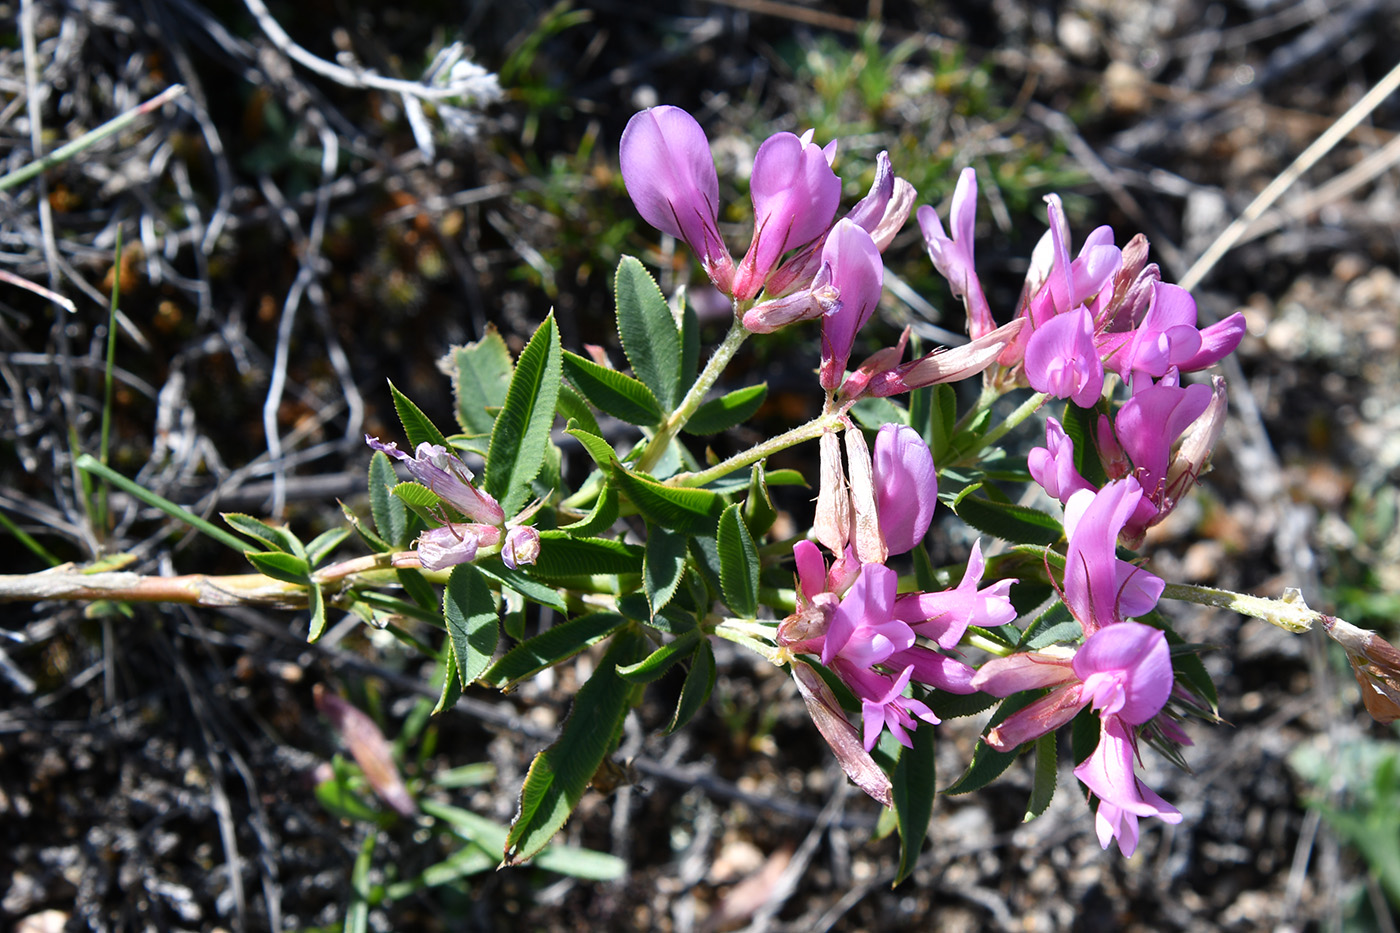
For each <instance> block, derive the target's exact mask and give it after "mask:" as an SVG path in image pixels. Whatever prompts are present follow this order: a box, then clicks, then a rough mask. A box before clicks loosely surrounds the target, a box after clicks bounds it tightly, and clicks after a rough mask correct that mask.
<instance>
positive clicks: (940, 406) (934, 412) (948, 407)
mask: <svg viewBox="0 0 1400 933" xmlns="http://www.w3.org/2000/svg"><path fill="white" fill-rule="evenodd" d="M957 423H958V393H957V391H956V390H955V389H954V388H953V387H952V386H950V385H948V383H946V382H944V383H940V384H939V385H936V386H934V387H933V404H932V405H931V406H930V411H929V422H928V430H927V431H925V432H924V439H925V440H926V441H928V449H929V452H930V453H932V454H933V462H934V463H942V462H943V458H944V455H945V454H947V452H948V447H949V445H950V444H951V443H952V440H953V426H954V425H955V424H957Z"/></svg>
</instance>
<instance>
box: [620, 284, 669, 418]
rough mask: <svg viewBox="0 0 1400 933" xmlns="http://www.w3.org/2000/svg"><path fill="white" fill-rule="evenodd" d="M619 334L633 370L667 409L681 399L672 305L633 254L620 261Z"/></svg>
mask: <svg viewBox="0 0 1400 933" xmlns="http://www.w3.org/2000/svg"><path fill="white" fill-rule="evenodd" d="M616 287H617V333H618V336H619V337H621V338H622V349H623V352H625V353H626V354H627V361H628V362H629V363H631V364H632V372H634V373H636V375H637V378H638V379H640V380H641V381H642V382H644V383H646V385H647V386H648V387H649V388H650V389H651V391H652V392H653V393H654V394H655V395H656V400H657V401H658V402H660V403H661V406H662V408H663V409H664V410H665V411H668V412H669V411H672V410H673V409H675V407H676V405H677V403H679V402H680V400H681V391H680V370H681V336H680V333H679V332H678V331H677V330H676V321H675V318H673V317H672V316H671V308H670V306H669V305H667V304H666V299H665V298H664V297H663V296H662V294H661V289H659V288H657V286H656V280H655V279H653V278H652V277H651V274H650V273H649V272H647V270H646V267H645V266H643V265H642V264H641V262H640V261H639V260H637V259H636V258H634V257H632V256H623V257H622V261H621V262H619V263H618V264H617V279H616Z"/></svg>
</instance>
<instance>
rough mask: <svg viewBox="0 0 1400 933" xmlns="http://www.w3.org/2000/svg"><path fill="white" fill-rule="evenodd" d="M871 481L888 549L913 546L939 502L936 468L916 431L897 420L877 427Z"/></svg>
mask: <svg viewBox="0 0 1400 933" xmlns="http://www.w3.org/2000/svg"><path fill="white" fill-rule="evenodd" d="M848 433H849V432H848ZM856 433H859V432H858V431H857V432H856ZM874 482H875V505H876V509H877V511H878V513H879V516H880V531H881V532H882V536H883V538H884V543H885V544H886V545H887V546H888V550H889V553H890V554H903V553H905V552H906V551H911V550H913V549H914V547H915V546H917V545H918V543H919V542H920V541H922V540H923V539H924V535H925V534H926V533H927V532H928V526H929V523H930V522H932V521H933V510H934V507H935V506H936V505H937V504H938V470H937V469H936V468H935V467H934V465H933V454H931V453H930V452H929V449H928V444H926V443H924V439H923V438H922V437H920V436H919V432H918V431H915V430H914V429H913V428H910V427H906V426H905V425H899V424H886V425H882V426H881V427H880V431H879V433H878V434H876V435H875V458H874ZM857 553H859V548H857Z"/></svg>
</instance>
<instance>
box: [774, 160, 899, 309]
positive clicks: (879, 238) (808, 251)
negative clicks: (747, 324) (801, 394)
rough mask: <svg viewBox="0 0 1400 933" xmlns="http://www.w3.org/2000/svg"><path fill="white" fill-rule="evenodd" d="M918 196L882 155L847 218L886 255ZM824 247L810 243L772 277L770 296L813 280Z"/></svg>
mask: <svg viewBox="0 0 1400 933" xmlns="http://www.w3.org/2000/svg"><path fill="white" fill-rule="evenodd" d="M915 195H916V192H915V191H914V186H913V185H911V184H909V182H908V181H906V180H905V179H903V178H898V177H896V176H895V174H894V167H893V166H892V165H891V164H890V156H889V153H887V152H881V153H880V155H879V156H878V157H877V159H876V160H875V180H874V181H873V182H872V183H871V185H870V191H869V193H867V194H866V196H865V197H863V198H861V199H860V200H859V201H858V202H856V205H855V206H854V207H852V208H851V209H850V211H849V212H848V213H847V214H846V219H848V220H850V221H852V222H853V223H856V224H858V225H859V226H860V227H861V228H862V229H863V230H865V231H866V232H867V233H869V234H870V238H871V239H872V240H874V241H875V247H876V248H877V249H878V250H879V251H880V252H882V253H883V252H884V251H885V249H886V248H887V247H888V246H889V245H890V242H891V241H892V240H893V239H894V235H895V234H896V233H898V232H899V231H900V229H901V228H902V227H903V226H904V222H905V221H906V220H908V219H909V212H910V211H911V210H913V208H914V197H915ZM824 245H826V237H825V236H821V237H818V238H817V239H815V240H813V241H812V242H811V243H808V244H807V245H806V246H804V247H803V248H802V249H801V250H799V251H798V252H797V254H796V255H795V256H793V257H792V258H791V259H789V260H788V261H787V262H785V263H783V264H782V265H781V266H779V267H778V269H777V271H776V272H774V273H772V274H771V275H769V276H768V279H767V280H766V281H765V282H764V286H763V287H764V290H765V291H767V292H768V294H770V295H783V294H785V293H786V292H788V291H789V290H790V289H792V288H795V287H797V286H798V285H800V284H801V283H803V282H806V281H808V280H809V279H811V278H813V276H815V275H816V274H817V270H818V267H819V266H820V265H821V250H822V247H823V246H824ZM750 329H751V330H752V328H750Z"/></svg>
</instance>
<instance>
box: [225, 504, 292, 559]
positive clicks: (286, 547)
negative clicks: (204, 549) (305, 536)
mask: <svg viewBox="0 0 1400 933" xmlns="http://www.w3.org/2000/svg"><path fill="white" fill-rule="evenodd" d="M219 515H220V517H221V518H223V520H224V521H225V522H227V523H228V524H229V526H230V527H231V528H233V530H234V531H238V532H241V533H243V534H245V535H247V536H248V537H250V538H252V539H253V540H254V541H260V542H262V543H263V544H266V545H267V546H268V547H270V548H273V549H274V550H278V551H286V552H287V553H288V554H296V553H297V551H298V548H300V547H301V542H300V541H298V540H297V539H296V536H295V535H293V534H292V533H291V532H290V531H289V530H287V529H286V528H285V527H283V528H274V527H273V526H272V525H269V524H267V523H266V522H261V521H258V520H257V519H256V518H254V517H253V516H251V515H244V514H242V513H240V512H220V513H219Z"/></svg>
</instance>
